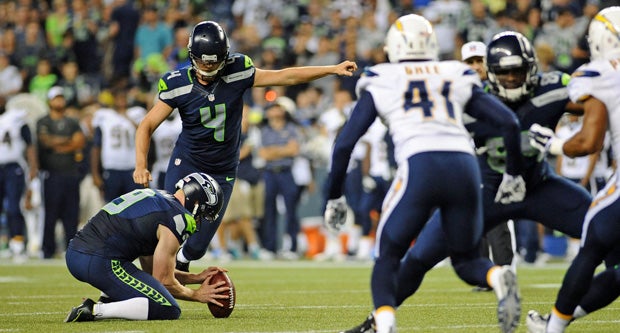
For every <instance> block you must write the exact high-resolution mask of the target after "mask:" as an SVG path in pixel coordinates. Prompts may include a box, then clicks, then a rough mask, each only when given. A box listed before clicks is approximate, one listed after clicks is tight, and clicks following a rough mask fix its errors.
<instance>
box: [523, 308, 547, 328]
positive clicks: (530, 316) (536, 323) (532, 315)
mask: <svg viewBox="0 0 620 333" xmlns="http://www.w3.org/2000/svg"><path fill="white" fill-rule="evenodd" d="M548 321H549V315H548V314H546V315H541V314H540V313H538V312H537V311H535V310H530V311H529V312H528V313H527V317H526V318H525V326H527V332H528V333H545V330H546V329H547V322H548Z"/></svg>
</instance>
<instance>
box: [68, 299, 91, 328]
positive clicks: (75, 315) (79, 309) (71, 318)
mask: <svg viewBox="0 0 620 333" xmlns="http://www.w3.org/2000/svg"><path fill="white" fill-rule="evenodd" d="M94 306H95V301H93V300H92V299H90V298H87V299H85V300H84V302H82V304H80V305H79V306H76V307H74V308H73V309H71V312H69V314H68V315H67V318H65V323H74V322H78V321H93V320H95V315H93V307H94Z"/></svg>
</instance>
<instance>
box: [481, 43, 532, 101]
mask: <svg viewBox="0 0 620 333" xmlns="http://www.w3.org/2000/svg"><path fill="white" fill-rule="evenodd" d="M537 72H538V59H537V58H536V53H535V51H534V49H533V47H532V45H531V44H530V42H529V41H528V40H527V39H526V38H525V37H524V36H523V35H521V34H520V33H518V32H512V31H509V32H503V33H500V34H498V35H496V36H495V37H494V38H493V40H492V41H491V43H489V46H488V49H487V75H488V79H489V83H490V86H491V89H492V92H493V94H494V95H496V96H497V97H499V98H500V99H501V100H502V101H504V102H509V103H514V102H519V101H521V100H523V99H524V98H527V97H528V96H529V94H530V93H531V92H532V89H533V88H534V86H535V84H534V80H535V78H536V73H537Z"/></svg>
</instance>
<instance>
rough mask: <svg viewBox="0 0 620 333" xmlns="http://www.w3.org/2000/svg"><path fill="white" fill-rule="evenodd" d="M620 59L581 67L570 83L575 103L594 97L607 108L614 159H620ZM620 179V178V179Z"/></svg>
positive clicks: (600, 61) (570, 93)
mask: <svg viewBox="0 0 620 333" xmlns="http://www.w3.org/2000/svg"><path fill="white" fill-rule="evenodd" d="M618 87H620V59H613V60H597V61H593V62H590V63H587V64H585V65H582V66H580V67H579V68H577V70H576V71H575V72H574V73H573V77H572V78H571V80H570V82H569V83H568V95H569V97H570V99H571V100H572V101H573V102H577V101H583V100H585V99H587V98H588V97H590V96H592V97H595V98H596V99H598V100H600V101H601V102H603V103H604V104H605V106H606V107H607V117H608V121H609V123H608V126H609V127H608V130H609V133H610V134H611V149H612V151H613V153H614V158H615V159H616V160H619V158H620V94H618ZM619 179H620V178H619Z"/></svg>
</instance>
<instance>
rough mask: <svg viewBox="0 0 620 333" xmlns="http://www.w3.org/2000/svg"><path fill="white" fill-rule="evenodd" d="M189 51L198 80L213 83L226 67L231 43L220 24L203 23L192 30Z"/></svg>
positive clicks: (188, 45)
mask: <svg viewBox="0 0 620 333" xmlns="http://www.w3.org/2000/svg"><path fill="white" fill-rule="evenodd" d="M187 49H188V51H189V57H190V60H191V63H192V68H193V69H194V71H195V72H196V75H197V76H198V78H199V79H201V80H204V81H213V80H214V79H215V78H217V76H218V75H219V74H220V72H221V70H222V69H223V68H224V66H225V65H226V58H228V52H229V49H230V42H229V41H228V37H227V36H226V33H225V32H224V30H223V29H222V27H220V25H219V24H217V23H216V22H213V21H203V22H200V23H198V24H197V25H196V26H195V27H194V29H193V30H192V33H191V35H190V37H189V42H188V44H187Z"/></svg>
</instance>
